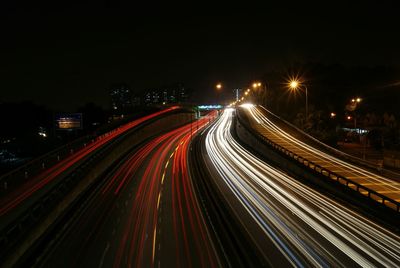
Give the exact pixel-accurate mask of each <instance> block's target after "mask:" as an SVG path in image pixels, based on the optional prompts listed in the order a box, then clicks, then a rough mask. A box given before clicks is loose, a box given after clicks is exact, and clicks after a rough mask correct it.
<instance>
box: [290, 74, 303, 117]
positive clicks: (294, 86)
mask: <svg viewBox="0 0 400 268" xmlns="http://www.w3.org/2000/svg"><path fill="white" fill-rule="evenodd" d="M301 86H302V84H301V83H300V82H299V81H298V80H291V81H290V83H289V88H290V89H291V90H296V89H298V88H300V87H301ZM303 86H304V88H305V90H306V120H307V118H308V92H307V86H306V85H304V84H303Z"/></svg>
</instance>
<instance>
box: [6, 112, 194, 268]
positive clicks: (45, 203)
mask: <svg viewBox="0 0 400 268" xmlns="http://www.w3.org/2000/svg"><path fill="white" fill-rule="evenodd" d="M182 111H186V110H174V111H171V112H169V113H167V114H163V115H161V116H157V117H155V118H151V119H148V120H146V121H145V122H142V123H140V124H139V125H137V126H135V127H133V128H131V129H129V130H128V131H126V132H124V133H122V134H121V135H119V136H118V137H116V138H115V139H113V140H111V141H109V142H108V143H107V144H105V145H103V146H102V147H100V148H98V149H96V151H95V152H93V153H92V154H90V156H88V157H85V158H84V159H83V160H82V162H81V163H79V165H78V166H77V167H76V168H74V169H73V171H71V172H70V173H68V174H66V175H65V177H63V178H62V180H60V181H59V182H57V183H56V184H55V185H54V186H52V187H51V189H49V190H48V191H47V192H46V193H45V194H43V195H42V196H41V197H39V198H37V200H35V201H34V202H33V203H32V204H30V205H29V206H28V207H27V208H26V209H24V211H23V212H22V213H20V215H18V216H16V217H15V218H13V219H12V220H11V221H10V222H9V223H7V224H6V225H5V227H4V228H2V230H0V248H1V249H2V250H1V251H0V266H1V262H2V258H4V257H5V256H6V255H7V254H8V253H9V252H10V250H11V249H12V248H13V247H15V246H16V245H17V243H18V242H19V241H20V240H21V239H22V238H23V237H24V235H26V234H27V233H28V232H29V231H30V229H31V228H33V227H35V226H37V224H38V223H40V221H41V220H43V219H44V218H45V217H46V215H48V213H49V211H51V210H52V209H54V207H55V206H56V205H57V204H59V203H60V202H61V201H62V200H63V198H65V196H66V195H67V194H68V193H70V192H71V191H72V190H73V189H74V187H75V186H76V185H77V184H78V183H79V182H80V181H81V178H82V177H83V176H85V175H86V174H87V173H88V172H90V170H91V169H93V168H94V167H95V166H96V164H97V163H98V162H99V161H100V160H101V159H103V158H104V157H106V156H107V155H109V154H110V152H111V150H115V147H117V146H118V144H120V143H121V142H122V141H123V140H124V139H125V138H126V137H127V136H129V135H131V134H132V133H134V132H140V131H141V130H142V129H143V128H144V127H146V126H148V125H151V124H152V123H154V122H155V121H158V120H159V119H160V118H163V117H165V116H170V115H173V114H175V113H178V112H182ZM176 123H177V124H178V125H179V124H181V122H178V121H177V122H176ZM110 134H111V133H110V132H108V133H106V134H104V135H110ZM153 134H154V133H153ZM125 149H126V148H124V150H125Z"/></svg>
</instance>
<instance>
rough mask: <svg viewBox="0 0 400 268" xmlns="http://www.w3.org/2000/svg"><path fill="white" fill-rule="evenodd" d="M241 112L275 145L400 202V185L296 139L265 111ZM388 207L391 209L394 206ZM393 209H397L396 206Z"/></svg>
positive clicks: (246, 108) (250, 107)
mask: <svg viewBox="0 0 400 268" xmlns="http://www.w3.org/2000/svg"><path fill="white" fill-rule="evenodd" d="M240 109H242V110H243V111H244V112H245V114H246V115H247V116H248V118H249V121H250V124H251V126H252V127H253V128H254V129H255V130H256V131H258V132H259V133H260V134H261V135H263V136H265V137H266V138H268V139H269V140H271V141H272V142H274V143H275V144H278V145H280V146H282V147H284V148H285V149H287V150H289V151H291V152H293V153H295V154H297V155H299V156H302V157H304V158H305V159H307V160H309V161H310V162H312V163H315V164H318V165H319V166H321V167H323V168H325V169H327V170H329V171H331V172H334V173H336V174H338V175H340V176H343V177H345V178H348V179H350V180H352V181H354V182H356V183H358V184H360V185H362V186H365V187H366V188H368V189H371V190H374V191H375V192H377V193H379V194H382V195H383V196H386V197H388V198H391V199H392V200H394V201H396V202H400V182H398V181H395V180H392V179H390V178H386V177H383V176H380V175H378V174H376V173H373V172H371V171H369V170H367V169H365V168H362V167H359V166H356V165H353V164H351V163H348V162H346V161H343V160H341V159H339V158H337V157H335V156H332V155H331V154H328V153H326V152H323V151H321V150H319V149H317V148H315V147H313V146H311V145H309V144H307V143H305V142H303V141H301V140H299V139H297V138H295V137H294V136H292V135H291V134H290V133H288V132H287V131H284V130H283V129H282V128H281V127H280V126H279V125H277V124H276V123H275V122H274V121H273V120H271V118H269V117H268V116H267V115H268V113H267V112H266V111H264V110H262V109H260V108H259V107H257V106H253V105H246V106H244V107H242V108H240ZM353 187H356V185H353ZM359 192H360V193H361V194H364V195H368V191H366V190H360V191H359ZM371 198H374V199H375V200H377V201H379V202H382V197H380V196H374V195H371ZM387 205H388V206H390V205H391V204H387ZM393 208H394V209H396V207H393Z"/></svg>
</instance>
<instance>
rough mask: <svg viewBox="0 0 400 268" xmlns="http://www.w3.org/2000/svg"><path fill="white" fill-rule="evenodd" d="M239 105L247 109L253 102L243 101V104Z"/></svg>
mask: <svg viewBox="0 0 400 268" xmlns="http://www.w3.org/2000/svg"><path fill="white" fill-rule="evenodd" d="M240 107H243V108H246V109H249V108H252V107H254V104H252V103H243V104H241V105H240Z"/></svg>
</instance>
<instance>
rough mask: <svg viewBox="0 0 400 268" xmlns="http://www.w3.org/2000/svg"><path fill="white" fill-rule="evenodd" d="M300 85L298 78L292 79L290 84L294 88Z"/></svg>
mask: <svg viewBox="0 0 400 268" xmlns="http://www.w3.org/2000/svg"><path fill="white" fill-rule="evenodd" d="M298 86H299V82H297V81H296V80H293V81H291V82H290V84H289V87H290V88H291V89H293V90H295V89H297V87H298Z"/></svg>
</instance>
